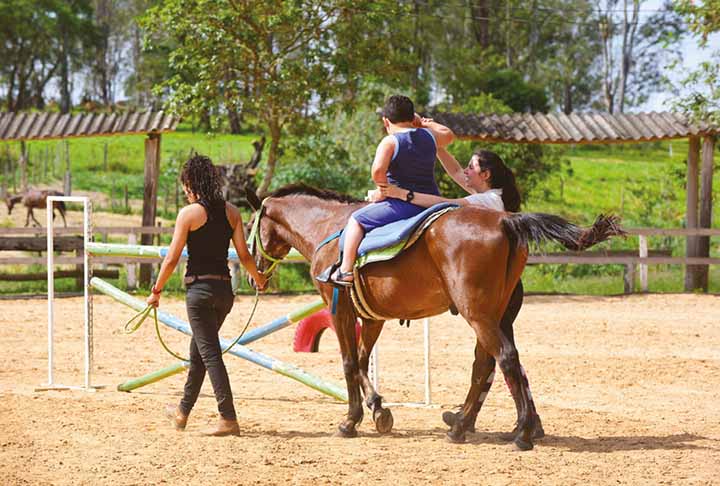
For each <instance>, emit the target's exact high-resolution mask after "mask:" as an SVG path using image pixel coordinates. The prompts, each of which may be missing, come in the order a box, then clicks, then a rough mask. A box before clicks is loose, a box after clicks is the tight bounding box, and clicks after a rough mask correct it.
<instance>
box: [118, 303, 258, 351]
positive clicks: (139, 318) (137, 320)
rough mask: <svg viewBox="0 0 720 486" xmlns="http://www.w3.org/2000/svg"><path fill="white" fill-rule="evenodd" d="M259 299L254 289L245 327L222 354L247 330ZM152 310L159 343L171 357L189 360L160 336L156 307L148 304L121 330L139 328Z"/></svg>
mask: <svg viewBox="0 0 720 486" xmlns="http://www.w3.org/2000/svg"><path fill="white" fill-rule="evenodd" d="M259 300H260V291H259V290H257V289H255V302H253V306H252V310H251V311H250V315H249V316H248V319H247V322H246V323H245V327H244V328H243V330H242V332H241V333H240V335H239V336H238V337H237V338H235V340H234V341H233V342H232V343H230V345H229V346H228V347H227V348H225V349H224V350H223V351H222V354H225V353H227V352H228V351H229V350H230V348H232V347H233V346H235V345H236V344H237V343H238V342H240V339H242V337H243V335H244V334H245V331H247V329H248V327H249V326H250V322H251V321H252V318H253V316H254V315H255V310H256V309H257V305H258V301H259ZM151 312H152V314H153V319H154V320H155V333H156V334H157V337H158V341H160V345H161V346H162V347H163V349H164V350H165V351H167V352H168V353H169V354H170V355H172V356H173V357H175V358H177V359H179V360H180V361H190V358H184V357H182V356H180V355H179V354H177V353H176V352H175V351H173V350H172V349H170V348H169V347H168V345H167V344H166V343H165V341H164V340H163V338H162V335H161V334H160V325H159V324H158V318H157V308H155V307H153V306H151V305H148V306H147V307H145V308H144V309H143V310H141V311H140V312H138V313H137V314H135V315H134V316H133V317H132V318H131V319H130V320H129V321H127V322H126V323H125V326H124V327H123V332H124V333H125V334H132V333H134V332H135V331H137V330H138V329H140V326H141V325H142V323H143V322H145V319H147V317H148V316H149V315H150V313H151Z"/></svg>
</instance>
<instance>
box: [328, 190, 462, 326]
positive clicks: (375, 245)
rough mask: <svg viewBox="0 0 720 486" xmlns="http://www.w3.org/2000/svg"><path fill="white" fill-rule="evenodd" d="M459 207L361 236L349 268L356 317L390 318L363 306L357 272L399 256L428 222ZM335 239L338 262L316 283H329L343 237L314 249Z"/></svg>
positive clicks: (439, 208)
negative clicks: (354, 258)
mask: <svg viewBox="0 0 720 486" xmlns="http://www.w3.org/2000/svg"><path fill="white" fill-rule="evenodd" d="M459 207H460V206H458V205H457V204H452V203H441V204H436V205H434V206H432V207H430V208H428V209H426V210H425V211H423V212H422V213H420V214H418V215H417V216H414V217H412V218H410V219H403V220H400V221H395V222H393V223H390V224H387V225H385V226H381V227H379V228H375V229H374V230H372V231H369V232H368V233H367V234H366V235H365V237H364V238H363V240H362V242H361V243H360V247H359V248H358V257H357V259H356V260H355V266H354V267H353V274H354V277H355V278H354V282H353V286H352V287H351V288H350V296H351V298H352V301H353V304H354V306H355V310H356V311H357V313H358V315H359V316H360V317H363V318H365V319H373V320H383V321H386V320H390V319H391V318H389V317H384V316H382V315H380V314H378V313H376V312H374V311H373V310H372V309H371V308H370V306H369V305H368V304H367V301H366V299H365V292H364V289H363V286H362V282H361V279H360V270H361V269H362V268H364V267H365V266H366V265H369V264H371V263H376V262H384V261H387V260H391V259H393V258H395V257H396V256H398V255H400V254H401V253H402V252H403V251H405V250H406V249H408V248H410V247H411V246H412V245H413V244H414V243H415V242H416V241H418V240H419V239H420V237H421V236H422V235H423V233H424V232H425V231H426V230H427V229H428V228H429V227H430V225H432V223H434V222H435V221H437V220H438V218H440V217H441V216H442V215H444V214H445V213H448V212H450V211H454V210H456V209H458V208H459ZM336 238H340V242H339V245H338V248H340V250H339V251H338V253H339V255H338V260H337V262H336V263H335V264H333V265H331V266H330V267H329V268H327V269H326V270H325V271H323V272H322V273H321V274H320V275H318V276H317V277H316V278H317V280H319V281H320V282H324V283H327V282H329V280H330V276H331V275H332V273H333V272H334V271H335V269H337V268H338V266H339V265H340V262H341V261H342V247H343V241H344V235H342V232H341V231H339V232H337V233H334V234H332V235H330V236H328V237H327V238H326V239H325V240H323V242H322V243H321V244H320V245H319V246H318V248H317V250H315V251H316V252H317V251H318V250H320V248H322V247H323V246H324V245H326V244H327V243H329V242H331V241H333V240H334V239H336Z"/></svg>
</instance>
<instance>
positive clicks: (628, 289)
mask: <svg viewBox="0 0 720 486" xmlns="http://www.w3.org/2000/svg"><path fill="white" fill-rule="evenodd" d="M623 290H624V292H625V293H626V294H632V293H633V292H634V291H635V264H634V263H627V264H625V270H624V271H623Z"/></svg>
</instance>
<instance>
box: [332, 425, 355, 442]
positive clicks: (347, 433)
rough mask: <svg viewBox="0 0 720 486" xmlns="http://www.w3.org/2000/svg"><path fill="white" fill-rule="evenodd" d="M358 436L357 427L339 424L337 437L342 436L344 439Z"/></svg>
mask: <svg viewBox="0 0 720 486" xmlns="http://www.w3.org/2000/svg"><path fill="white" fill-rule="evenodd" d="M357 436H358V432H357V429H356V428H355V427H346V426H345V425H338V429H337V432H335V437H342V438H343V439H352V438H353V437H357Z"/></svg>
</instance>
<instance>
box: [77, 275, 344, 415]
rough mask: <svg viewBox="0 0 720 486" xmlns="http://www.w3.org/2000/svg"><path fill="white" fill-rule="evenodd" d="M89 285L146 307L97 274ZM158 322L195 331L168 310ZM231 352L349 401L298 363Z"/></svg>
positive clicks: (241, 348)
mask: <svg viewBox="0 0 720 486" xmlns="http://www.w3.org/2000/svg"><path fill="white" fill-rule="evenodd" d="M90 285H91V286H92V287H94V288H95V289H97V290H98V291H100V292H102V293H104V294H106V295H109V296H110V297H112V298H114V299H115V300H117V301H118V302H121V303H123V304H125V305H127V306H128V307H131V308H133V309H135V310H137V311H140V310H142V309H144V308H145V307H146V304H145V303H144V302H143V301H141V300H140V299H136V298H135V297H132V296H131V295H128V294H127V293H125V292H123V291H122V290H120V289H118V288H117V287H115V286H113V285H111V284H109V283H107V282H105V281H104V280H102V279H99V278H97V277H93V279H92V280H90ZM158 321H159V322H162V323H163V324H165V325H166V326H168V327H171V328H173V329H175V330H178V331H180V332H182V333H184V334H187V335H189V336H192V330H191V329H190V325H189V324H188V323H187V322H185V321H183V320H181V319H179V318H177V317H175V316H173V315H171V314H168V313H167V312H163V311H158ZM230 344H231V341H229V340H226V339H221V340H220V345H221V346H222V347H223V348H227V347H228V346H229V345H230ZM228 353H230V354H233V355H235V356H238V357H239V358H243V359H246V360H248V361H250V362H252V363H255V364H257V365H259V366H262V367H264V368H267V369H269V370H271V371H274V372H276V373H279V374H281V375H284V376H287V377H288V378H292V379H294V380H296V381H299V382H300V383H303V384H305V385H307V386H309V387H310V388H313V389H315V390H318V391H319V392H321V393H324V394H326V395H328V396H331V397H333V398H336V399H338V400H341V401H345V402H346V401H347V392H346V390H345V389H343V388H341V387H340V386H338V385H336V384H334V383H328V382H326V381H324V380H322V379H321V378H319V377H317V376H314V375H312V374H310V373H307V372H306V371H303V370H302V369H300V368H298V367H297V366H295V365H292V364H289V363H284V362H282V361H280V360H277V359H275V358H272V357H270V356H267V355H265V354H262V353H259V352H257V351H253V350H251V349H249V348H247V347H245V346H243V345H241V344H236V345H235V346H233V347H232V348H231V349H230V350H228ZM176 366H179V365H176ZM166 370H167V369H166ZM176 372H179V371H176ZM167 376H170V375H167Z"/></svg>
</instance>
